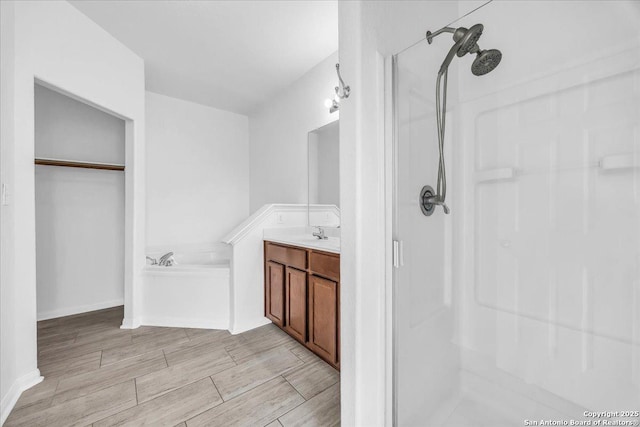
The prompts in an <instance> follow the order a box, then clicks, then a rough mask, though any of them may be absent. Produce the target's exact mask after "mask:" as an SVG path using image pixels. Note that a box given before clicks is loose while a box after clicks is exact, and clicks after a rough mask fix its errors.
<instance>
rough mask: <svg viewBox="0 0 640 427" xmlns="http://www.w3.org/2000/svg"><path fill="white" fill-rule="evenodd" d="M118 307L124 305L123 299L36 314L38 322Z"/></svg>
mask: <svg viewBox="0 0 640 427" xmlns="http://www.w3.org/2000/svg"><path fill="white" fill-rule="evenodd" d="M120 305H124V299H123V298H120V299H115V300H112V301H105V302H100V303H97V304H88V305H80V306H76V307H67V308H61V309H59V310H51V311H45V312H44V313H38V321H40V320H48V319H55V318H57V317H64V316H71V315H74V314H80V313H86V312H88V311H96V310H102V309H105V308H111V307H118V306H120Z"/></svg>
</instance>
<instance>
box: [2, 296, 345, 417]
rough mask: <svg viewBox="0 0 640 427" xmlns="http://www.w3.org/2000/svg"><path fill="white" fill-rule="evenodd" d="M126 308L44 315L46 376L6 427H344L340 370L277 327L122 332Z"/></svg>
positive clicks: (41, 338)
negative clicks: (237, 331) (236, 332)
mask: <svg viewBox="0 0 640 427" xmlns="http://www.w3.org/2000/svg"><path fill="white" fill-rule="evenodd" d="M122 317H123V308H122V307H116V308H111V309H106V310H100V311H94V312H91V313H85V314H80V315H76V316H69V317H63V318H59V319H52V320H46V321H42V322H38V365H39V368H40V372H41V373H42V375H43V376H44V377H45V379H44V381H43V382H42V383H40V384H38V385H36V386H35V387H32V388H31V389H29V390H27V391H25V392H24V393H23V394H22V396H21V397H20V399H19V400H18V402H17V403H16V405H15V407H14V409H13V411H12V412H11V414H10V415H9V418H8V419H7V421H6V423H5V426H6V427H10V426H29V427H36V426H47V427H54V426H65V427H67V426H93V427H106V426H154V427H155V426H168V427H174V426H180V427H193V426H225V427H226V426H258V427H264V426H269V427H274V426H275V427H289V426H339V425H340V376H339V373H338V372H337V371H336V370H335V369H333V368H332V367H331V366H329V365H328V364H326V363H325V362H324V361H322V360H321V359H319V358H318V357H316V356H315V355H314V354H313V353H311V352H310V351H308V350H307V349H306V348H305V347H304V346H302V345H300V344H299V343H298V342H297V341H295V340H294V339H293V338H291V337H289V336H288V335H287V334H285V333H284V332H283V331H281V330H280V329H279V328H277V327H276V326H274V325H267V326H263V327H261V328H258V329H254V330H252V331H248V332H245V333H243V334H239V335H231V334H229V332H227V331H220V330H206V329H184V328H157V327H149V326H143V327H140V328H138V329H134V330H126V329H120V324H121V322H122Z"/></svg>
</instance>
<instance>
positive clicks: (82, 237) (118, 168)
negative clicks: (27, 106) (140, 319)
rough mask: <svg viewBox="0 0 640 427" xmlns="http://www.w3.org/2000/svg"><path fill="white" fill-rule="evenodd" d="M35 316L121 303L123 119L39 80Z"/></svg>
mask: <svg viewBox="0 0 640 427" xmlns="http://www.w3.org/2000/svg"><path fill="white" fill-rule="evenodd" d="M34 162H35V206H36V283H37V286H36V293H37V315H38V320H45V319H52V318H57V317H61V316H67V315H72V314H78V313H84V312H88V311H94V310H99V309H103V308H108V307H115V306H120V305H123V299H124V212H125V176H124V172H123V171H124V163H125V122H124V121H123V120H121V119H119V118H117V117H114V116H112V115H110V114H108V113H105V112H103V111H101V110H98V109H96V108H94V107H92V106H90V105H87V104H84V103H82V102H79V101H77V100H75V99H72V98H70V97H68V96H65V95H62V94H60V93H58V92H55V91H53V90H51V89H48V88H46V87H44V86H41V85H38V84H36V85H35V159H34Z"/></svg>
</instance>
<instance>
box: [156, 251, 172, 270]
mask: <svg viewBox="0 0 640 427" xmlns="http://www.w3.org/2000/svg"><path fill="white" fill-rule="evenodd" d="M173 263H174V260H173V252H167V253H166V254H164V255H162V256H161V257H160V260H159V261H158V265H163V266H165V267H170V266H172V265H173Z"/></svg>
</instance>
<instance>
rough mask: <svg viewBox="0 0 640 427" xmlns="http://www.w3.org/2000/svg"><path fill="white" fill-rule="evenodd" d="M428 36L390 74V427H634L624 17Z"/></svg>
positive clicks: (554, 15)
mask: <svg viewBox="0 0 640 427" xmlns="http://www.w3.org/2000/svg"><path fill="white" fill-rule="evenodd" d="M478 6H481V7H480V8H477V7H478ZM476 8H477V9H476ZM474 9H476V10H474ZM472 10H474V11H473V12H471V13H468V12H469V11H472ZM460 17H461V18H460ZM439 24H440V25H439V26H438V27H436V28H425V29H424V30H425V34H426V31H427V30H430V31H432V33H431V36H433V38H431V37H429V38H430V42H431V43H430V42H429V41H428V40H427V38H425V39H424V40H423V41H421V42H419V43H416V44H415V45H413V46H411V47H408V48H407V49H405V50H403V51H402V52H400V53H398V54H397V55H395V56H394V58H393V86H394V88H393V89H394V90H393V94H394V101H393V104H394V106H393V111H394V136H395V138H394V186H393V188H394V208H393V238H394V241H395V242H394V246H395V247H396V248H397V257H396V260H397V262H396V267H397V268H394V277H393V282H394V283H393V289H394V295H393V301H394V302H393V312H394V316H393V339H394V351H393V359H394V360H393V368H394V369H393V370H394V372H393V382H394V384H393V391H394V393H393V400H394V402H393V403H394V422H395V424H396V425H398V426H450V427H464V426H473V427H478V426H487V427H500V426H526V425H532V426H533V425H618V426H620V425H627V426H634V425H635V426H637V425H640V413H639V412H638V411H640V2H637V1H553V2H552V1H526V0H524V1H514V2H506V1H503V2H498V1H495V2H488V3H485V4H484V5H482V3H478V2H467V1H461V2H459V8H458V16H452V17H451V22H441V23H439ZM478 24H482V25H481V27H482V29H481V31H480V34H479V35H478V34H477V29H478V28H479V27H477V25H478ZM446 27H450V29H449V30H445V31H443V32H441V33H438V32H437V30H439V29H440V28H446ZM460 28H462V30H460V31H458V35H457V36H456V30H458V29H460ZM467 29H469V30H467ZM465 30H466V31H467V32H466V33H465ZM472 30H473V31H472ZM474 32H475V33H474ZM450 33H453V40H452V34H450ZM437 34H440V35H439V36H438V37H435V36H436V35H437ZM463 39H464V40H463ZM474 43H475V44H479V45H482V46H483V47H485V46H486V47H487V48H491V50H490V51H482V49H480V48H479V47H478V46H476V47H474ZM463 44H466V45H465V46H464V49H463V50H466V52H460V53H462V55H460V54H458V50H457V49H460V48H462V45H463ZM456 45H457V48H456V50H455V51H454V54H458V55H457V56H459V58H455V59H454V58H453V57H451V58H449V55H448V53H449V54H450V53H451V51H452V46H456ZM494 49H495V50H499V52H501V55H500V58H501V60H500V58H498V60H497V62H498V63H495V64H494V63H487V62H486V61H494V62H495V60H496V58H497V54H496V53H495V52H493V53H492V57H491V58H489V57H488V56H487V54H488V52H491V51H492V50H494ZM483 52H484V55H485V61H484V64H477V63H476V62H475V61H479V60H480V55H482V54H483ZM487 58H489V59H487ZM474 59H475V61H474ZM443 60H444V61H445V62H447V60H448V62H449V63H448V64H447V67H446V69H445V70H444V72H443V69H442V67H443V65H444V64H443ZM498 64H499V65H498ZM470 67H472V70H473V69H476V70H479V72H478V73H476V72H470ZM489 68H490V69H489ZM487 71H489V72H487ZM439 76H440V79H439ZM441 79H444V80H445V85H446V84H447V83H448V91H447V92H445V93H446V105H443V102H442V101H443V100H442V95H443V92H442V89H441V86H440V85H439V86H438V90H436V81H437V80H441ZM447 80H448V82H446V81H447ZM439 84H440V82H439ZM439 110H441V111H439ZM445 118H446V120H445ZM445 170H446V174H445V173H444V171H445ZM443 180H444V183H445V186H444V191H445V192H446V206H448V208H447V209H448V210H450V213H449V214H447V213H446V212H445V210H446V209H444V207H445V206H444V203H445V200H444V194H442V189H443V186H442V184H443ZM426 186H428V187H430V188H431V193H430V194H427V193H425V190H424V189H425V187H426ZM434 189H435V190H434ZM425 194H426V195H425ZM439 205H443V206H442V208H440V207H439ZM429 209H430V211H429ZM425 211H426V212H425ZM545 423H548V424H545ZM580 423H582V424H580Z"/></svg>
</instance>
